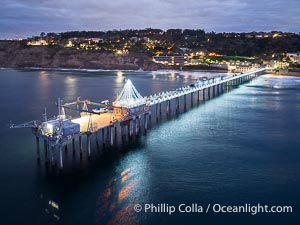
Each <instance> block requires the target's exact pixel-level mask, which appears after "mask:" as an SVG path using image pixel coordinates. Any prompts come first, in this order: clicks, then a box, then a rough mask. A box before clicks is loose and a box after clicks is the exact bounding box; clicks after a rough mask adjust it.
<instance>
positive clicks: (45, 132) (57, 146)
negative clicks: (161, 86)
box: [10, 68, 266, 170]
mask: <svg viewBox="0 0 300 225" xmlns="http://www.w3.org/2000/svg"><path fill="white" fill-rule="evenodd" d="M265 70H266V68H259V69H255V70H252V71H249V72H246V73H240V74H234V75H228V76H220V77H215V78H211V79H199V80H197V81H196V82H195V83H193V84H191V85H188V86H185V87H180V88H177V89H174V90H171V91H165V92H161V93H157V94H153V95H150V96H146V97H142V95H141V94H140V93H139V92H138V91H137V90H136V88H135V87H134V85H133V84H132V82H131V80H129V79H128V80H127V81H126V83H125V85H124V87H123V89H122V90H121V92H120V94H119V95H118V97H117V99H116V100H115V101H114V102H113V103H112V104H109V102H108V100H105V101H102V102H100V103H97V102H92V101H89V100H80V98H78V99H77V100H76V101H74V102H71V103H64V104H63V102H62V101H61V100H60V99H58V102H57V108H58V116H57V117H55V118H54V119H51V120H48V117H47V112H46V109H45V113H44V121H39V120H33V121H30V122H26V123H23V124H20V125H13V124H11V126H10V128H31V129H32V132H33V134H34V135H35V137H36V148H37V159H38V160H40V139H41V140H43V143H44V153H45V157H44V158H45V163H46V164H49V163H51V164H52V165H53V166H54V165H56V163H57V160H56V153H57V152H59V168H60V169H61V170H62V169H63V147H64V148H65V149H66V150H67V144H68V143H69V142H72V149H73V153H74V154H75V150H76V146H75V140H77V139H78V149H79V152H80V157H81V156H82V149H83V146H82V141H83V137H86V138H85V139H86V150H87V154H88V156H89V157H90V156H91V136H92V135H94V136H95V140H96V145H97V147H98V146H99V137H98V135H99V134H101V135H100V137H101V142H102V146H103V147H104V148H105V147H106V146H112V145H115V144H116V143H117V141H119V142H121V143H122V141H124V140H129V139H132V138H133V137H134V136H137V135H139V134H140V133H141V131H145V132H146V131H147V129H148V124H149V123H150V122H151V112H152V110H153V113H154V114H155V118H156V120H159V119H161V118H162V116H163V115H162V114H163V113H162V111H163V110H162V109H165V112H166V114H165V115H166V116H167V117H168V116H170V114H171V112H173V109H172V102H173V105H174V107H175V110H174V111H175V112H176V114H177V113H179V111H180V108H182V107H181V106H183V108H184V111H186V110H187V104H188V103H187V96H188V95H189V96H190V105H191V106H193V105H194V101H195V97H196V102H197V103H198V104H199V102H200V98H201V100H202V101H205V100H207V99H209V98H211V97H215V96H217V95H219V94H221V93H223V92H224V91H226V90H228V89H230V88H232V87H235V86H237V85H240V84H243V83H245V82H248V81H249V80H251V79H253V78H255V77H256V76H258V75H259V74H260V73H262V72H264V71H265ZM182 100H183V101H182ZM181 102H182V103H181ZM182 104H183V105H182ZM91 108H92V110H91ZM65 110H72V111H77V112H78V113H79V116H78V117H76V118H72V117H71V116H69V115H66V113H65ZM118 137H121V139H120V140H117V139H118Z"/></svg>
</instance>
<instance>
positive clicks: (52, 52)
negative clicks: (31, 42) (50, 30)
mask: <svg viewBox="0 0 300 225" xmlns="http://www.w3.org/2000/svg"><path fill="white" fill-rule="evenodd" d="M0 67H13V68H18V67H44V68H93V69H96V68H97V69H128V70H137V69H140V68H142V69H144V70H158V69H164V68H165V67H164V66H163V65H160V64H155V63H153V62H152V61H151V57H150V56H148V55H147V54H145V53H129V54H127V55H115V54H113V53H106V52H98V51H84V50H74V49H66V48H63V47H61V46H26V44H24V43H22V42H19V41H0Z"/></svg>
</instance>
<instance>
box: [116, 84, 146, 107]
mask: <svg viewBox="0 0 300 225" xmlns="http://www.w3.org/2000/svg"><path fill="white" fill-rule="evenodd" d="M145 104H146V100H145V99H144V98H143V96H141V95H140V93H139V92H138V91H137V90H136V88H135V87H134V85H133V84H132V82H131V80H129V79H128V80H127V81H126V83H125V85H124V87H123V89H122V91H121V92H120V94H119V96H118V97H117V100H116V101H114V102H113V106H115V107H124V108H128V109H131V108H135V107H138V106H142V105H145Z"/></svg>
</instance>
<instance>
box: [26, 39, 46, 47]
mask: <svg viewBox="0 0 300 225" xmlns="http://www.w3.org/2000/svg"><path fill="white" fill-rule="evenodd" d="M27 45H32V46H38V45H48V43H47V41H46V40H37V41H28V42H27Z"/></svg>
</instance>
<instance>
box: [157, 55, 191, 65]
mask: <svg viewBox="0 0 300 225" xmlns="http://www.w3.org/2000/svg"><path fill="white" fill-rule="evenodd" d="M153 62H155V63H161V64H165V65H182V64H186V63H187V57H186V56H183V55H180V56H153Z"/></svg>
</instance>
